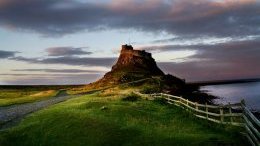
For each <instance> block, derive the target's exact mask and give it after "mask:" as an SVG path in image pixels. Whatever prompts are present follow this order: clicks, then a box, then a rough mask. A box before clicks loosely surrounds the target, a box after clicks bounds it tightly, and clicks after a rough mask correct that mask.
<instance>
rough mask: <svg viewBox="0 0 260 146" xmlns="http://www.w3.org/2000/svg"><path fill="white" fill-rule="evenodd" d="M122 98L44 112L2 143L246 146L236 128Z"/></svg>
mask: <svg viewBox="0 0 260 146" xmlns="http://www.w3.org/2000/svg"><path fill="white" fill-rule="evenodd" d="M122 98H123V97H119V96H106V97H104V96H103V97H99V94H91V95H87V96H82V97H78V98H74V99H70V100H68V101H66V102H63V103H60V104H57V105H54V106H52V107H50V108H47V109H44V110H41V111H39V112H36V113H34V114H31V115H30V116H28V117H27V118H25V119H24V120H23V121H22V122H21V123H20V124H19V125H18V126H16V127H14V128H12V129H9V130H7V131H2V132H1V133H0V145H1V146H19V145H23V146H35V145H36V146H37V145H41V146H55V145H57V146H78V145H82V146H85V145H94V146H95V145H100V146H103V145H111V146H116V145H125V146H130V145H134V146H138V145H142V146H144V145H164V146H165V145H201V146H202V145H236V146H237V145H247V143H245V141H246V140H245V139H244V138H243V137H242V136H240V135H239V134H238V132H237V129H234V128H232V127H223V126H222V125H217V124H213V123H209V122H207V121H204V120H199V119H197V118H195V117H193V116H192V115H191V114H189V113H188V112H186V111H185V110H183V109H180V108H178V107H174V106H167V105H163V104H160V102H156V101H148V100H145V99H140V100H138V101H135V102H126V101H122ZM104 106H105V107H106V109H102V107H104Z"/></svg>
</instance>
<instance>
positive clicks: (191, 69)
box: [154, 40, 260, 81]
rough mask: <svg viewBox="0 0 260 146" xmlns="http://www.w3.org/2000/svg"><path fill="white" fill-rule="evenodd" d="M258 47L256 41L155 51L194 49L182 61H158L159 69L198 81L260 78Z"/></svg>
mask: <svg viewBox="0 0 260 146" xmlns="http://www.w3.org/2000/svg"><path fill="white" fill-rule="evenodd" d="M259 46H260V41H259V40H247V41H246V40H245V41H239V42H226V43H219V44H211V45H203V44H199V45H184V46H180V45H177V46H176V45H166V46H161V47H159V46H156V48H154V49H156V50H162V51H170V50H182V49H189V50H196V52H197V53H196V54H195V55H193V56H190V57H188V58H186V59H184V60H183V61H184V62H161V63H159V66H160V67H161V68H162V69H163V70H164V71H166V72H170V73H174V74H176V75H178V76H180V77H182V78H185V79H187V80H189V81H191V80H192V81H198V80H216V79H235V78H237V79H238V78H255V77H260V47H259ZM173 55H174V54H173Z"/></svg>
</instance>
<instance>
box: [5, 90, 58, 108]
mask: <svg viewBox="0 0 260 146" xmlns="http://www.w3.org/2000/svg"><path fill="white" fill-rule="evenodd" d="M57 93H58V91H57V90H46V91H37V90H29V91H26V90H22V89H19V90H18V89H17V90H15V89H12V90H4V89H1V90H0V106H8V105H13V104H21V103H28V102H34V101H37V100H42V99H46V98H49V97H53V96H55V95H56V94H57Z"/></svg>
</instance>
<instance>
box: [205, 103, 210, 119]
mask: <svg viewBox="0 0 260 146" xmlns="http://www.w3.org/2000/svg"><path fill="white" fill-rule="evenodd" d="M205 106H206V117H207V119H208V118H209V115H208V104H207V102H206V104H205Z"/></svg>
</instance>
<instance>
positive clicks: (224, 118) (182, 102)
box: [151, 93, 260, 146]
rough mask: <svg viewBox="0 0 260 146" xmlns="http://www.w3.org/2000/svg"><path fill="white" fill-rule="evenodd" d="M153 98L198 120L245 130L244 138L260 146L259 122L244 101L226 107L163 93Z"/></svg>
mask: <svg viewBox="0 0 260 146" xmlns="http://www.w3.org/2000/svg"><path fill="white" fill-rule="evenodd" d="M151 96H152V97H155V98H158V97H160V98H164V99H166V101H167V103H169V104H174V105H176V106H180V107H182V108H186V109H188V110H191V111H192V113H193V114H194V115H195V116H196V117H199V118H202V119H206V120H209V121H212V122H215V123H220V124H230V125H235V126H241V127H244V128H245V131H246V133H245V136H246V137H247V138H248V140H249V141H250V143H251V144H252V145H253V146H260V133H259V130H260V122H259V120H258V119H257V118H256V117H255V116H254V115H253V114H252V112H251V111H250V110H249V109H248V108H247V107H246V105H245V102H244V100H242V101H241V103H235V104H228V105H219V106H216V105H208V104H199V103H196V102H192V101H189V100H188V99H184V98H182V97H179V96H173V95H169V94H164V93H156V94H151Z"/></svg>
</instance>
